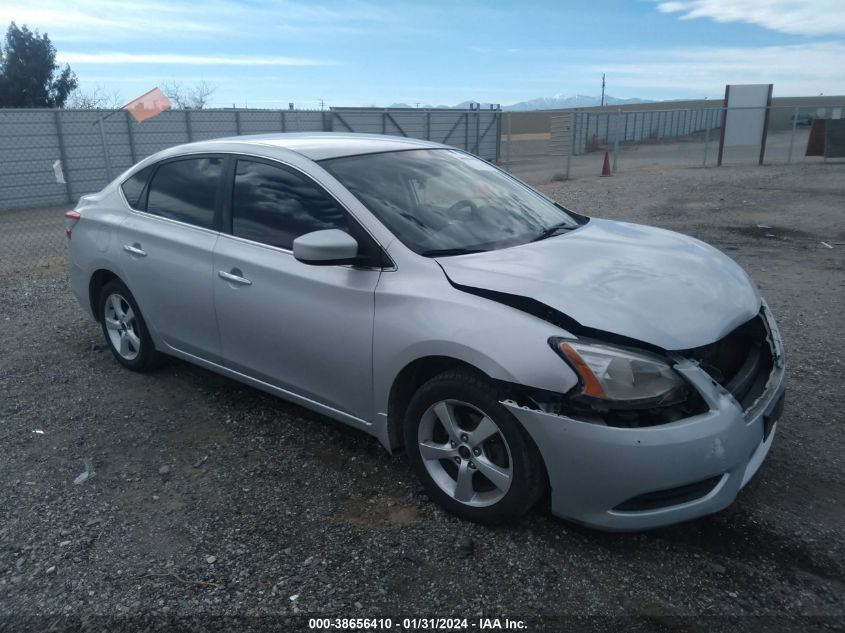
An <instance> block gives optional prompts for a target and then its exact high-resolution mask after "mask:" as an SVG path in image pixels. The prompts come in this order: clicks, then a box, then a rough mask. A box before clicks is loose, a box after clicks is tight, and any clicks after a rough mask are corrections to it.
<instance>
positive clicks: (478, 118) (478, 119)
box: [474, 103, 481, 156]
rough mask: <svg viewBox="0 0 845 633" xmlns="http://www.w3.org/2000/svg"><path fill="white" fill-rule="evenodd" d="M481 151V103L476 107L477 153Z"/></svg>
mask: <svg viewBox="0 0 845 633" xmlns="http://www.w3.org/2000/svg"><path fill="white" fill-rule="evenodd" d="M480 151H481V104H480V103H479V104H478V107H477V108H476V109H475V152H474V153H475V155H476V156H478V154H479V152H480Z"/></svg>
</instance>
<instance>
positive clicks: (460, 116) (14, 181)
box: [0, 108, 501, 275]
mask: <svg viewBox="0 0 845 633" xmlns="http://www.w3.org/2000/svg"><path fill="white" fill-rule="evenodd" d="M500 128H501V112H500V111H499V110H497V109H480V108H473V109H470V110H446V109H416V108H414V109H408V108H401V109H400V108H333V109H329V110H238V109H231V110H229V109H226V110H169V111H167V112H163V113H161V114H159V115H158V116H156V117H155V118H153V119H149V120H147V121H143V122H141V123H138V122H136V121H135V120H134V119H133V118H132V117H131V115H130V114H129V112H127V111H125V110H17V109H3V110H0V275H5V274H8V273H10V272H19V271H22V270H27V271H38V270H52V269H55V268H56V267H62V266H63V265H64V242H65V237H64V227H65V223H66V221H65V218H64V213H63V211H64V210H66V209H70V208H73V206H74V205H75V204H76V202H77V200H78V199H79V198H80V196H82V195H85V194H87V193H91V192H95V191H99V190H100V189H102V187H103V186H104V185H105V184H107V183H108V182H110V181H111V180H112V179H113V178H115V177H117V176H118V175H119V174H120V173H121V172H123V171H124V170H126V169H128V168H129V167H131V166H132V165H134V164H135V163H136V162H138V161H139V160H141V159H143V158H145V157H147V156H149V155H151V154H154V153H155V152H158V151H160V150H162V149H166V148H168V147H172V146H174V145H179V144H181V143H190V142H192V141H200V140H206V139H213V138H220V137H226V136H240V135H244V134H262V133H273V132H316V131H334V132H357V133H369V134H388V135H394V136H405V137H410V138H418V139H427V140H432V141H435V142H439V143H445V144H447V145H451V146H454V147H459V148H461V149H465V150H467V151H469V152H472V153H474V154H476V155H478V156H480V157H482V158H484V159H486V160H490V161H493V162H496V161H498V159H499V151H500V145H499V140H500V138H501V135H500Z"/></svg>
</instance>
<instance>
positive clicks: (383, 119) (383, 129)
mask: <svg viewBox="0 0 845 633" xmlns="http://www.w3.org/2000/svg"><path fill="white" fill-rule="evenodd" d="M381 133H382V134H387V116H385V111H384V110H382V111H381Z"/></svg>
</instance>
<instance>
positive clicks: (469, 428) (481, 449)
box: [405, 369, 545, 523]
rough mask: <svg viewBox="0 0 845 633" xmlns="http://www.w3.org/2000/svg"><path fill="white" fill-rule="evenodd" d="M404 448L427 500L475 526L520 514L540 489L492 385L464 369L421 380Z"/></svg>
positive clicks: (524, 438) (529, 452)
mask: <svg viewBox="0 0 845 633" xmlns="http://www.w3.org/2000/svg"><path fill="white" fill-rule="evenodd" d="M405 446H406V449H407V451H408V456H409V458H410V461H411V464H412V465H413V467H414V470H415V471H416V473H417V476H418V477H419V478H420V480H421V481H422V483H423V485H424V486H425V488H426V491H427V492H428V494H429V496H431V497H432V498H433V499H434V500H435V501H437V502H438V503H439V504H440V505H441V506H443V507H444V508H445V509H446V510H448V511H450V512H452V513H453V514H456V515H458V516H460V517H462V518H465V519H470V520H472V521H479V522H482V523H500V522H504V521H513V520H515V519H518V518H519V517H521V516H522V515H523V514H525V512H527V511H528V510H529V509H530V508H531V507H532V506H533V505H534V504H535V503H536V502H537V499H538V498H539V497H540V495H541V494H542V492H543V489H544V483H545V477H544V474H543V467H542V463H541V458H540V455H539V452H538V451H537V448H536V446H534V443H533V441H532V440H531V438H530V437H529V436H528V434H527V433H526V432H525V430H524V429H523V428H522V426H521V425H520V424H519V422H517V420H516V419H515V418H514V417H513V416H512V415H511V414H510V412H509V411H508V410H507V409H505V407H503V406H502V405H501V404H499V401H498V398H497V392H496V389H495V387H494V386H493V385H492V384H490V382H489V381H487V380H486V379H485V378H484V377H483V376H481V375H479V374H477V373H475V372H472V371H470V370H467V369H456V370H450V371H447V372H445V373H443V374H440V375H439V376H436V377H435V378H433V379H431V380H430V381H428V382H427V383H425V384H424V385H423V386H422V387H421V388H420V389H419V391H417V393H416V394H415V395H414V397H413V398H412V399H411V402H410V404H409V406H408V410H407V413H406V416H405Z"/></svg>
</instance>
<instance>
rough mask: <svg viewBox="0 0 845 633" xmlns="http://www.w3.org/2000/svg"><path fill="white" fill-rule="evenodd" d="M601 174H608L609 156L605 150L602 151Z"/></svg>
mask: <svg viewBox="0 0 845 633" xmlns="http://www.w3.org/2000/svg"><path fill="white" fill-rule="evenodd" d="M601 175H602V176H610V175H611V173H610V157H609V156H608V155H607V152H605V153H604V165H603V166H602V168H601Z"/></svg>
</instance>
